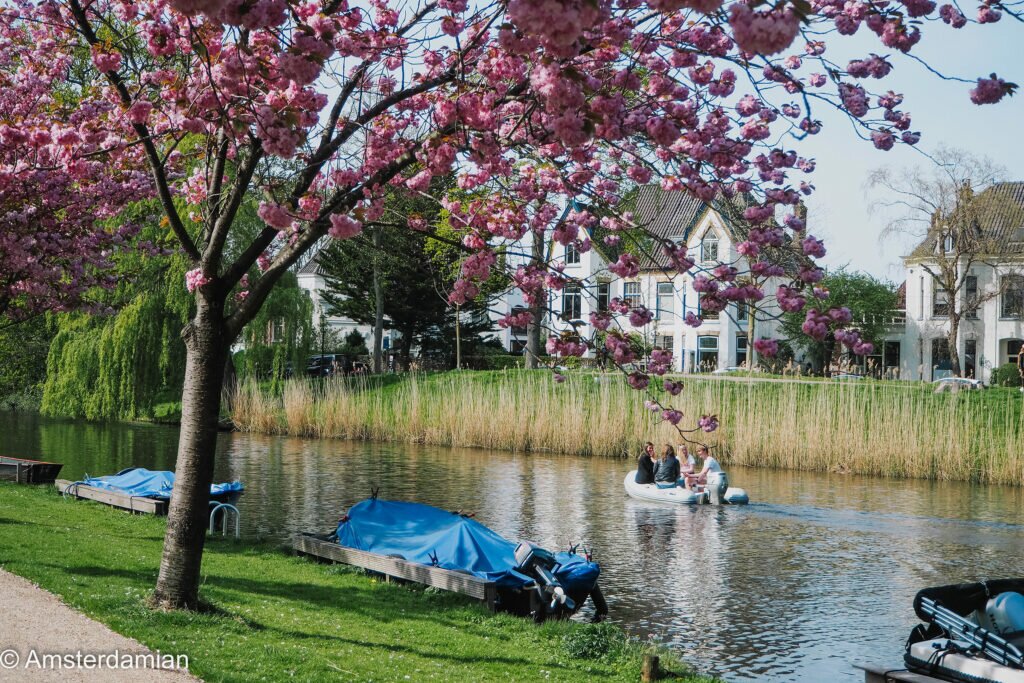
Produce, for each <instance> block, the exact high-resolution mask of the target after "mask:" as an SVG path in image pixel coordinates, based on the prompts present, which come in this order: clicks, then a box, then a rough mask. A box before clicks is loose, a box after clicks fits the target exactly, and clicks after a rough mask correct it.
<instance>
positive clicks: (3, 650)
mask: <svg viewBox="0 0 1024 683" xmlns="http://www.w3.org/2000/svg"><path fill="white" fill-rule="evenodd" d="M115 653H116V654H115ZM146 654H151V655H154V656H153V657H148V658H147V657H139V656H138V655H146ZM172 654H177V653H172ZM45 655H51V657H45ZM52 655H58V656H60V655H63V657H62V658H60V659H61V661H59V662H58V661H55V659H57V658H54V657H52ZM94 655H98V656H99V657H100V659H101V660H102V661H100V662H96V663H90V662H89V661H88V659H87V658H88V657H89V656H94ZM111 655H113V656H111ZM169 659H173V657H171V658H169ZM154 660H155V654H154V653H151V652H150V651H149V650H148V649H146V648H145V647H144V646H143V645H141V644H140V643H138V642H136V641H134V640H131V639H130V638H125V637H124V636H122V635H120V634H117V633H114V632H113V631H111V630H110V629H109V628H107V627H106V626H104V625H103V624H101V623H99V622H98V621H93V620H92V619H90V618H88V617H86V616H85V615H83V614H79V613H78V612H76V611H75V610H73V609H71V608H70V607H68V606H67V605H65V604H64V603H62V602H61V601H60V599H59V598H58V597H57V596H56V595H54V594H53V593H48V592H46V591H44V590H43V589H41V588H39V587H38V586H36V585H34V584H32V583H31V582H29V581H27V580H26V579H23V578H21V577H20V576H15V575H14V574H11V573H9V572H6V571H4V570H2V569H0V681H18V682H19V683H20V682H21V681H28V682H31V683H35V682H36V681H61V682H64V681H69V682H71V681H73V682H75V683H78V682H79V681H81V682H83V683H93V682H95V683H100V682H102V683H108V682H109V683H129V682H131V683H138V681H147V682H148V681H154V682H158V683H198V681H199V679H197V678H194V677H192V676H189V675H187V674H186V673H182V672H180V671H168V670H158V669H157V668H154V667H156V666H157V664H155V663H154ZM79 662H81V664H82V665H81V666H79V665H78V663H79ZM115 664H116V665H118V668H113V667H114V665H115ZM126 664H127V665H131V666H132V667H135V666H138V667H139V668H143V667H144V670H141V671H140V670H138V669H137V668H125V667H126Z"/></svg>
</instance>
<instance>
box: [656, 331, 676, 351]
mask: <svg viewBox="0 0 1024 683" xmlns="http://www.w3.org/2000/svg"><path fill="white" fill-rule="evenodd" d="M658 347H659V348H661V349H662V350H664V351H668V352H669V353H672V349H673V348H674V347H675V337H673V336H672V335H670V334H665V335H662V336H660V337H658Z"/></svg>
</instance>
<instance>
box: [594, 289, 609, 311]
mask: <svg viewBox="0 0 1024 683" xmlns="http://www.w3.org/2000/svg"><path fill="white" fill-rule="evenodd" d="M610 300H611V285H610V284H609V283H607V282H598V283H597V310H599V311H607V310H608V302H609V301H610Z"/></svg>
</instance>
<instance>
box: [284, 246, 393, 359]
mask: <svg viewBox="0 0 1024 683" xmlns="http://www.w3.org/2000/svg"><path fill="white" fill-rule="evenodd" d="M318 254H319V252H317V254H314V255H313V256H312V257H311V258H310V259H309V260H308V261H306V263H305V264H304V265H303V266H302V267H301V268H299V270H298V273H297V274H296V275H297V279H298V281H299V287H300V288H301V289H302V290H303V291H304V292H306V294H307V295H308V296H309V298H310V300H311V301H312V302H313V326H314V327H315V328H317V330H320V328H321V325H323V326H325V327H326V329H327V330H328V331H329V332H330V334H331V336H333V337H335V338H336V339H337V340H338V341H339V342H340V341H343V340H344V338H345V335H347V334H349V333H350V332H352V330H356V331H358V332H359V334H361V335H363V339H365V340H366V347H367V348H369V349H372V348H373V326H372V325H363V324H360V323H357V322H356V321H355V320H352V319H351V318H347V317H345V316H341V315H337V314H335V313H332V312H330V311H329V310H328V308H327V306H326V303H325V301H324V298H323V292H324V291H325V290H326V289H327V280H326V278H324V276H323V273H322V272H321V270H320V262H319V260H318V259H317V255H318ZM383 347H384V349H385V350H387V349H389V348H391V347H392V334H391V331H390V330H388V329H387V328H385V329H384V337H383ZM332 350H333V349H327V351H332Z"/></svg>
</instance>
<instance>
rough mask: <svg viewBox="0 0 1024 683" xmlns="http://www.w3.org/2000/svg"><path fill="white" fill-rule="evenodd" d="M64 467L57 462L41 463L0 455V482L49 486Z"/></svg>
mask: <svg viewBox="0 0 1024 683" xmlns="http://www.w3.org/2000/svg"><path fill="white" fill-rule="evenodd" d="M62 467H64V465H62V464H61V463H58V462H43V461H42V460H28V459H27V458H11V457H8V456H5V455H0V481H13V482H16V483H18V484H51V483H53V480H54V479H56V478H57V475H58V474H60V470H61V468H62Z"/></svg>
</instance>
